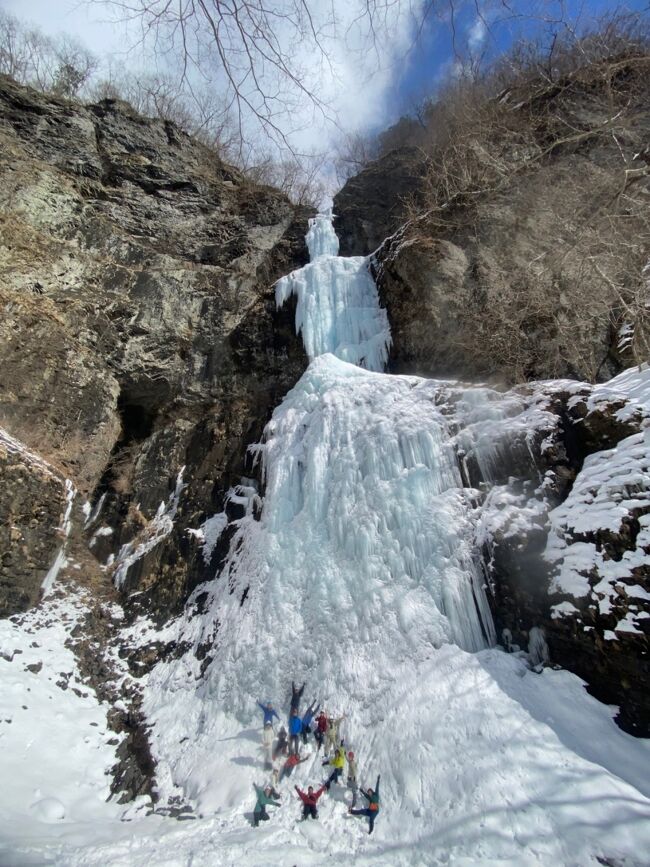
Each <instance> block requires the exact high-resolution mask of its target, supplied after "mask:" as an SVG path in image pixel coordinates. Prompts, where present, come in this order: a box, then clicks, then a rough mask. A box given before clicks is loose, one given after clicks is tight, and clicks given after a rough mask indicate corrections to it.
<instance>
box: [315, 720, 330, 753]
mask: <svg viewBox="0 0 650 867" xmlns="http://www.w3.org/2000/svg"><path fill="white" fill-rule="evenodd" d="M328 727H329V720H328V719H327V714H326V713H325V711H324V710H322V711H321V712H320V713H319V715H318V716H317V717H316V729H315V731H314V737H315V738H316V743H317V744H318V748H317V749H318V752H320V748H321V747H322V746H323V741H324V740H325V735H326V734H327V729H328Z"/></svg>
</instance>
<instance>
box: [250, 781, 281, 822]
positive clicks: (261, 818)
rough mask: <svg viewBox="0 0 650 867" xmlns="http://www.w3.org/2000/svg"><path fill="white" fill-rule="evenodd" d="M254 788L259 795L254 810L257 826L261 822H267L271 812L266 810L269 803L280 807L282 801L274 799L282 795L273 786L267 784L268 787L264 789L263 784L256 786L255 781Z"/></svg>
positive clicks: (254, 819) (254, 820)
mask: <svg viewBox="0 0 650 867" xmlns="http://www.w3.org/2000/svg"><path fill="white" fill-rule="evenodd" d="M253 788H254V789H255V793H256V795H257V803H256V804H255V809H254V810H253V827H255V828H257V826H258V825H259V823H260V822H267V821H268V820H269V818H270V816H269V814H268V813H267V812H266V807H267V804H273V806H274V807H279V806H280V802H279V801H278V800H274V798H275V799H277V798H279V797H280V796H279V795H278V793H277V792H276V791H275V789H273V788H272V787H271V786H266V788H264V789H263V788H262V787H261V786H256V785H255V783H253Z"/></svg>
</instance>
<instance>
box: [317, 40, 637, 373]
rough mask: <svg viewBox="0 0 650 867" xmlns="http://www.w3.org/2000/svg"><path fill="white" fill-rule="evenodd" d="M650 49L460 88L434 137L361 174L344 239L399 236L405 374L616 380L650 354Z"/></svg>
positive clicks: (400, 360)
mask: <svg viewBox="0 0 650 867" xmlns="http://www.w3.org/2000/svg"><path fill="white" fill-rule="evenodd" d="M649 63H650V57H648V55H647V54H646V53H643V52H640V53H634V52H632V53H630V54H623V55H621V56H615V57H611V58H607V59H606V60H602V61H599V62H598V63H593V64H591V65H590V66H588V67H586V68H580V67H579V68H578V69H577V70H575V71H574V72H572V73H570V74H566V75H564V76H560V77H558V79H557V80H555V81H550V82H549V81H548V80H546V79H545V78H544V77H543V76H541V75H539V76H538V77H537V78H535V77H533V78H532V79H531V78H527V79H526V80H525V81H524V82H523V83H521V82H519V83H515V84H513V86H512V87H510V88H508V89H506V90H503V91H502V92H501V93H499V95H498V97H495V98H492V99H488V98H486V97H482V96H481V93H480V91H479V92H478V94H477V95H476V96H475V101H474V103H473V104H472V105H471V106H465V105H464V104H463V99H467V97H466V95H464V93H463V92H462V90H461V91H460V92H459V93H458V94H457V95H456V96H455V97H454V96H453V95H452V96H451V97H448V103H447V104H444V105H443V106H442V108H441V109H440V111H441V112H442V118H441V119H440V118H438V119H436V117H437V116H435V115H434V118H433V120H432V122H431V123H432V129H431V132H430V136H431V138H432V143H431V145H430V147H429V149H428V150H427V149H426V148H425V149H421V150H420V151H419V152H416V151H414V149H413V148H406V147H405V148H401V149H399V150H394V151H391V152H389V153H388V154H385V155H384V156H383V157H381V158H380V159H379V160H377V161H376V162H375V163H373V164H371V165H369V166H368V167H367V168H366V169H365V170H364V171H362V172H361V173H360V174H359V175H358V176H356V177H355V178H352V179H350V180H349V181H348V182H347V183H346V185H345V186H344V188H343V189H342V190H341V191H340V193H338V194H337V196H336V197H335V199H334V210H335V213H336V214H337V216H338V228H339V230H340V232H341V234H342V248H343V249H345V250H346V251H347V252H348V253H352V254H368V253H371V252H373V251H374V250H375V249H376V248H377V246H378V245H379V242H378V239H379V238H380V236H382V235H383V236H385V237H388V236H390V237H389V239H388V240H387V241H386V242H385V243H384V244H383V245H382V246H381V248H380V249H379V250H378V251H377V253H376V265H377V279H378V285H379V289H380V294H381V298H382V301H383V303H384V304H385V306H386V308H387V310H388V313H389V318H390V321H391V329H392V336H393V351H392V367H391V369H392V370H393V371H394V372H403V373H418V374H421V375H424V376H452V377H453V376H464V377H481V378H485V377H494V378H498V379H501V380H504V379H505V380H507V381H509V382H517V381H522V380H524V379H538V378H548V377H558V376H570V377H576V378H579V379H585V380H588V381H598V380H600V381H602V380H605V379H607V378H609V377H610V376H612V375H613V374H615V373H617V372H619V371H620V370H621V369H622V368H624V367H626V366H628V365H629V364H632V363H634V361H635V360H637V361H638V360H642V359H643V358H644V357H647V355H648V347H649V346H650V343H649V339H650V322H649V320H648V315H647V306H646V301H647V273H645V274H644V267H645V266H646V265H647V263H648V261H649V260H650V223H649V221H648V208H647V197H648V191H649V189H650V186H649V185H650V174H649V173H648V172H649V167H648V157H647V149H646V145H647V139H648V134H649V133H650V117H649V115H648V111H647V105H648V98H649V96H650V89H649V85H648V81H649V80H650V79H649V77H648V74H647V70H648V64H649ZM454 100H456V101H454ZM418 153H419V158H418ZM407 217H408V222H406V223H405V220H407Z"/></svg>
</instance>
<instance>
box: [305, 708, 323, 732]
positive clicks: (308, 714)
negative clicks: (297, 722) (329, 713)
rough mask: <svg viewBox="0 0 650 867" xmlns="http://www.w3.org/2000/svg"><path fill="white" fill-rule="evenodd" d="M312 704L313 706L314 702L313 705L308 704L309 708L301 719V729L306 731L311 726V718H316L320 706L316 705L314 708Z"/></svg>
mask: <svg viewBox="0 0 650 867" xmlns="http://www.w3.org/2000/svg"><path fill="white" fill-rule="evenodd" d="M314 704H315V702H314V703H313V704H310V705H309V707H308V708H307V711H306V713H305V715H304V716H303V718H302V725H303V728H306V729H308V728H309V726H310V725H311V721H312V720H313V718H314V717H315V716H316V714H317V713H318V708H319V707H320V705H318V707H316V708H314Z"/></svg>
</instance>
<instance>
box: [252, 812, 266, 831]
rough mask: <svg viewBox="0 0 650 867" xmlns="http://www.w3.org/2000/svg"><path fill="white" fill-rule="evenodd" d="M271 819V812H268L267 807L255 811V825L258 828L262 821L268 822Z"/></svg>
mask: <svg viewBox="0 0 650 867" xmlns="http://www.w3.org/2000/svg"><path fill="white" fill-rule="evenodd" d="M268 820H269V814H268V813H267V812H266V807H262V809H261V810H255V812H254V813H253V825H254V826H255V827H256V828H257V826H258V825H259V823H260V822H267V821H268Z"/></svg>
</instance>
